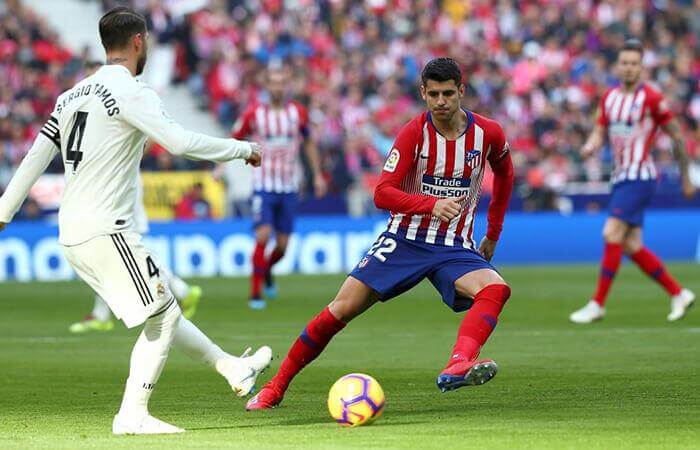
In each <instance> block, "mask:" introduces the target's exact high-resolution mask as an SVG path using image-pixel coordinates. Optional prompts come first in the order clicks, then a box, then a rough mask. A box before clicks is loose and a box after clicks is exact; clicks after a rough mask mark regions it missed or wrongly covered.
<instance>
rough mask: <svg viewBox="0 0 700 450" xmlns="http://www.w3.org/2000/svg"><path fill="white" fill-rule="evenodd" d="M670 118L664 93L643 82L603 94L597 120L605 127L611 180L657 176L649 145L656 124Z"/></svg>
mask: <svg viewBox="0 0 700 450" xmlns="http://www.w3.org/2000/svg"><path fill="white" fill-rule="evenodd" d="M672 118H673V114H672V113H671V111H670V110H669V108H668V105H667V104H666V101H665V100H664V97H663V95H662V94H661V93H660V92H659V91H657V90H656V89H654V88H652V87H651V86H649V85H647V84H645V83H642V84H640V85H639V87H638V88H637V89H636V90H635V91H634V92H624V91H622V90H621V89H620V87H615V88H612V89H610V90H608V91H607V92H606V93H605V94H604V95H603V97H602V98H601V100H600V112H599V114H598V124H599V125H602V126H604V127H605V128H607V131H608V140H609V142H610V147H611V149H612V153H613V159H614V165H613V174H612V177H611V179H612V182H613V183H620V182H622V181H627V180H654V179H656V168H655V167H654V161H653V160H652V157H651V145H652V143H653V141H654V137H655V135H656V132H657V130H658V128H659V126H661V125H665V124H667V123H668V122H669V121H670V120H671V119H672Z"/></svg>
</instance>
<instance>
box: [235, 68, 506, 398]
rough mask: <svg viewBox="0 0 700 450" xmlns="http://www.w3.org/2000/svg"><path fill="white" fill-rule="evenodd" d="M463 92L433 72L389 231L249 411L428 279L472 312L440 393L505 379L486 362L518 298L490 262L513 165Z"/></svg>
mask: <svg viewBox="0 0 700 450" xmlns="http://www.w3.org/2000/svg"><path fill="white" fill-rule="evenodd" d="M463 89H464V86H463V85H462V84H461V74H460V71H459V68H458V67H457V65H456V64H455V63H454V61H452V60H451V59H448V58H438V59H436V60H433V61H431V62H429V63H428V64H427V65H426V68H425V69H424V71H423V75H422V86H421V94H422V96H423V98H424V99H425V101H426V105H427V107H428V110H429V111H428V112H426V113H423V114H421V115H420V116H418V117H416V118H415V119H414V120H412V121H411V122H409V123H408V124H407V125H405V126H404V127H403V128H402V130H401V131H400V132H399V135H398V136H397V138H396V141H395V143H394V148H393V149H392V151H391V152H390V155H389V157H388V159H387V162H386V164H385V166H384V170H383V172H382V175H381V178H380V181H379V183H378V185H377V188H376V190H375V196H374V198H375V203H376V205H377V207H379V208H383V209H388V210H390V211H391V213H392V216H391V219H390V220H389V224H388V228H387V231H385V232H384V233H382V234H381V235H380V237H379V238H378V239H377V241H376V242H375V243H374V245H372V247H371V248H370V249H369V251H368V252H367V255H366V256H365V257H364V258H363V259H362V260H361V261H360V263H359V264H358V265H357V267H356V268H355V270H353V271H352V273H351V274H350V276H349V277H348V278H347V279H346V281H345V283H344V284H343V285H342V286H341V288H340V290H339V292H338V294H337V296H336V297H335V299H334V300H333V301H332V302H331V303H330V304H329V305H328V306H327V307H326V308H325V309H324V310H322V311H321V312H320V313H319V314H318V315H317V316H316V317H314V318H313V319H312V320H311V321H310V322H309V323H308V324H307V326H306V327H305V328H304V330H303V331H302V333H301V335H300V336H299V337H298V338H297V339H296V340H295V342H294V343H293V344H292V347H291V349H290V350H289V352H288V353H287V356H286V357H285V359H284V361H283V362H282V364H281V366H280V369H279V371H278V373H277V374H276V375H275V376H274V377H273V379H272V380H271V381H270V382H269V383H268V384H267V385H266V386H265V387H264V388H263V389H262V390H261V391H260V393H259V394H258V395H257V396H255V397H254V398H253V399H251V400H250V401H249V402H248V404H247V408H248V409H250V410H253V409H265V408H270V407H273V406H275V405H276V404H278V403H279V402H281V401H282V398H283V396H284V393H285V391H286V390H287V388H288V387H289V383H290V382H291V381H292V379H293V378H294V376H296V374H298V373H299V371H301V370H302V369H303V368H304V367H305V366H306V365H308V364H309V363H310V362H311V361H313V360H314V359H315V358H316V357H317V356H318V355H319V354H320V353H321V352H322V351H323V349H324V348H325V347H326V345H327V344H328V343H329V342H330V340H331V339H332V338H333V336H335V335H336V334H337V333H338V332H340V331H341V330H342V329H343V328H344V327H345V325H346V324H347V323H348V322H349V321H351V320H353V319H354V318H355V317H357V316H358V315H360V314H362V313H364V312H365V311H366V310H367V309H369V308H370V307H371V306H372V305H373V304H375V303H376V302H377V301H388V300H390V299H391V298H393V297H396V296H398V295H400V294H401V293H403V292H405V291H407V290H409V289H411V288H412V287H413V286H415V285H416V284H418V283H419V282H420V281H421V280H423V279H424V278H428V279H429V280H430V281H431V283H432V284H433V286H435V288H436V289H437V290H438V291H439V292H440V294H441V296H442V300H443V302H445V303H446V304H447V305H448V306H449V307H450V308H451V309H453V310H454V311H456V312H462V311H467V312H466V314H465V317H464V319H463V321H462V325H461V326H460V327H459V330H458V336H457V339H456V342H455V344H454V348H453V351H452V353H451V355H450V358H449V359H448V363H447V367H446V368H445V369H444V370H443V372H442V373H441V374H440V375H439V377H438V379H437V385H438V387H439V388H440V389H441V390H442V391H447V390H452V389H457V388H459V387H462V386H467V385H478V384H483V383H485V382H486V381H488V380H490V379H491V378H492V377H493V376H494V375H495V374H496V371H497V369H498V367H497V365H496V364H495V362H493V361H492V360H478V359H477V358H478V356H479V353H480V351H481V348H482V346H483V345H484V344H485V342H486V341H487V339H488V338H489V336H490V335H491V333H492V332H493V329H494V327H495V326H496V323H497V322H498V317H499V315H500V313H501V311H502V309H503V306H504V304H505V303H506V301H507V300H508V298H509V297H510V288H509V287H508V285H507V284H506V283H505V281H504V280H503V279H502V278H501V276H500V275H499V274H498V272H496V270H495V269H494V268H493V266H492V265H491V264H490V262H489V261H490V260H491V258H492V256H493V254H494V251H495V247H496V243H497V240H498V238H499V236H500V233H501V229H502V225H503V219H504V216H505V211H506V208H507V205H508V201H509V199H510V195H511V192H512V189H513V165H512V162H511V159H510V153H509V150H508V146H507V144H506V142H505V136H504V134H503V130H502V129H501V127H500V125H498V124H497V123H496V122H494V121H491V120H489V119H486V118H484V117H482V116H478V115H477V114H475V113H472V112H471V111H466V110H463V109H462V108H461V107H460V99H461V98H462V95H463V92H464V91H463ZM487 163H488V164H489V165H490V166H491V168H492V169H493V171H494V190H493V197H492V201H491V203H490V205H489V212H488V222H489V226H488V231H487V234H486V236H485V237H484V239H483V240H482V242H481V244H480V245H479V247H478V248H476V246H475V245H474V241H473V236H472V231H473V229H472V223H473V217H474V213H475V209H476V199H477V198H478V192H479V191H480V189H481V182H482V177H483V173H484V172H483V171H484V169H485V165H486V164H487Z"/></svg>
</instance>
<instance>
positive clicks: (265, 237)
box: [255, 225, 272, 244]
mask: <svg viewBox="0 0 700 450" xmlns="http://www.w3.org/2000/svg"><path fill="white" fill-rule="evenodd" d="M271 235H272V227H270V225H260V226H259V227H257V228H256V229H255V240H256V241H258V242H261V243H263V244H264V243H267V241H269V240H270V236H271Z"/></svg>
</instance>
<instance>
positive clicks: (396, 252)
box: [350, 231, 496, 312]
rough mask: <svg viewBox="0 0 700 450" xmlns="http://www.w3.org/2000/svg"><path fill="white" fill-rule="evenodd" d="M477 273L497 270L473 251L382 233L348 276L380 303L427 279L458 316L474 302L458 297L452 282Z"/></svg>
mask: <svg viewBox="0 0 700 450" xmlns="http://www.w3.org/2000/svg"><path fill="white" fill-rule="evenodd" d="M479 269H491V270H494V271H495V270H496V269H495V268H494V267H493V266H492V265H491V264H490V263H488V262H487V261H486V260H485V259H484V258H483V256H481V255H480V254H478V253H477V252H475V251H473V250H470V249H466V248H464V247H461V246H456V247H447V246H443V245H434V244H428V243H426V242H418V241H411V240H408V239H406V238H402V237H400V236H396V235H394V234H391V233H388V232H386V231H385V232H384V233H382V234H381V235H380V236H379V238H378V239H377V240H376V241H375V243H374V245H372V247H370V249H369V251H368V252H367V254H366V255H365V257H364V258H362V260H360V262H359V263H358V264H357V266H355V269H354V270H353V271H352V272H351V273H350V276H351V277H353V278H357V279H358V280H360V281H361V282H363V283H364V284H366V285H367V286H369V287H370V288H372V289H373V290H375V291H376V292H377V293H378V294H379V300H381V301H383V302H384V301H387V300H390V299H392V298H394V297H396V296H398V295H401V294H402V293H404V292H406V291H408V290H409V289H411V288H412V287H414V286H415V285H417V284H418V283H420V282H421V281H422V280H423V279H424V278H427V279H429V280H430V282H431V283H433V286H434V287H435V289H437V291H438V292H440V295H441V296H442V301H443V302H445V304H446V305H447V306H449V307H450V308H452V310H453V311H455V312H460V311H466V310H467V309H469V308H471V306H472V304H473V303H474V300H473V299H471V298H465V297H460V296H458V295H457V291H456V289H455V281H457V280H458V279H459V278H460V277H461V276H462V275H464V274H467V273H469V272H473V271H475V270H479Z"/></svg>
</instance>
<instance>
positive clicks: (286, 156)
mask: <svg viewBox="0 0 700 450" xmlns="http://www.w3.org/2000/svg"><path fill="white" fill-rule="evenodd" d="M265 87H266V90H267V95H268V97H269V98H268V100H267V101H260V102H256V103H253V104H252V105H250V107H249V108H248V109H247V110H246V111H244V112H243V114H242V115H241V117H240V118H239V119H238V120H237V121H236V123H235V124H234V126H233V130H232V132H231V135H232V137H233V138H235V139H244V138H246V137H253V138H254V139H257V142H261V143H262V145H263V146H264V148H265V163H264V165H262V166H261V167H256V168H254V169H253V184H254V186H253V188H254V194H253V198H252V210H253V221H254V222H255V223H254V227H255V249H254V250H253V256H252V263H253V273H252V275H251V281H250V301H249V303H248V305H249V306H250V307H251V308H252V309H263V308H265V306H266V303H265V300H264V299H263V296H262V293H263V291H264V293H265V296H266V297H267V298H270V299H272V298H275V297H276V296H277V288H276V286H275V283H274V281H273V278H272V267H273V266H274V265H275V264H276V263H277V262H278V261H279V260H281V259H282V258H283V257H284V255H285V252H286V251H287V245H288V244H289V235H290V234H291V232H292V229H293V224H294V215H295V211H296V205H297V192H298V191H299V183H300V181H301V164H300V156H301V155H300V152H301V150H302V149H303V150H304V151H305V152H306V158H307V161H308V163H309V167H310V169H311V172H312V180H313V187H314V193H315V195H316V196H317V197H320V196H322V195H324V194H325V192H326V182H325V180H324V179H323V176H322V175H321V168H320V167H321V163H320V159H319V155H318V151H317V149H316V145H315V143H314V141H313V139H312V138H311V136H310V135H309V125H308V114H307V112H306V108H304V106H302V105H301V104H300V103H297V102H295V101H293V100H289V99H287V98H286V93H287V90H288V89H289V75H288V73H287V71H286V69H285V68H284V67H271V68H269V69H268V71H267V82H266V85H265ZM273 231H274V232H275V247H274V248H273V249H272V251H271V252H270V253H269V254H267V253H266V247H267V244H268V242H269V240H270V237H271V236H272V232H273ZM263 283H264V285H263Z"/></svg>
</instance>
